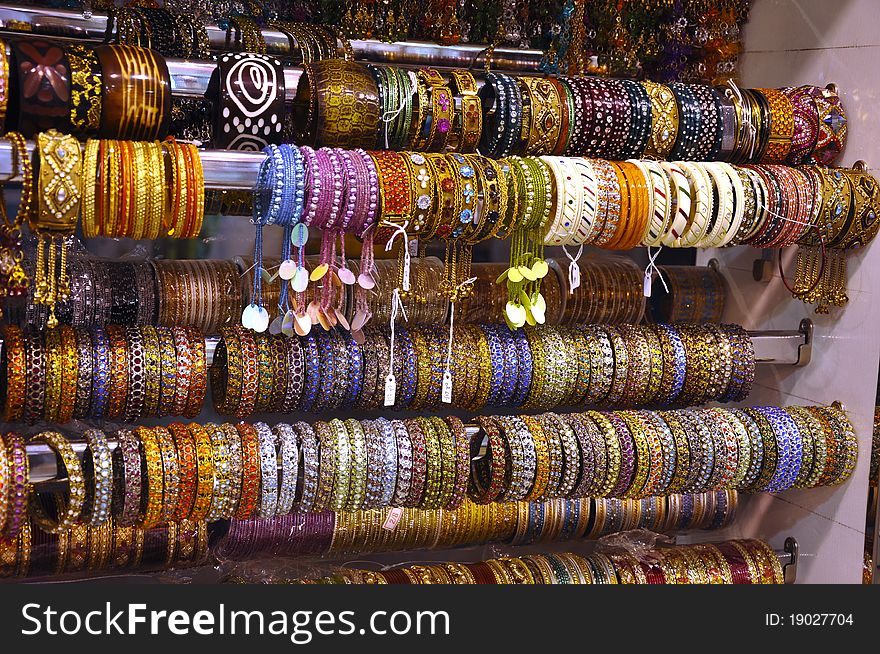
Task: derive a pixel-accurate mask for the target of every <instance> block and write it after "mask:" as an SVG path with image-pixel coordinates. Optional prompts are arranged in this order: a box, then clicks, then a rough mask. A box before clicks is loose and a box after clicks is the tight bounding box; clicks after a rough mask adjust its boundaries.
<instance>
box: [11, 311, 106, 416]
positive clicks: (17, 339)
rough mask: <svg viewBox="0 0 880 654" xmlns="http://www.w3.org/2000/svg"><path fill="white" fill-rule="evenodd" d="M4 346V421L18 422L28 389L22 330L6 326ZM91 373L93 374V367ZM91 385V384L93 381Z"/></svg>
mask: <svg viewBox="0 0 880 654" xmlns="http://www.w3.org/2000/svg"><path fill="white" fill-rule="evenodd" d="M3 345H4V347H3V361H2V365H3V366H4V369H5V375H4V378H3V379H2V383H3V384H4V389H3V390H4V394H5V401H4V420H5V421H6V422H17V421H18V420H20V419H21V417H22V415H23V413H24V407H25V397H26V389H27V382H26V380H27V362H26V354H25V346H24V337H23V335H22V331H21V329H20V328H19V327H17V326H15V325H6V326H5V327H4V329H3ZM89 372H90V373H91V367H90V368H89ZM89 383H90V384H91V380H89ZM78 388H79V386H77V389H78Z"/></svg>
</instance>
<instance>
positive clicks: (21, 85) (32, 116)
mask: <svg viewBox="0 0 880 654" xmlns="http://www.w3.org/2000/svg"><path fill="white" fill-rule="evenodd" d="M9 45H10V47H11V49H12V61H14V62H15V72H16V77H15V78H13V79H15V80H16V81H17V82H18V92H17V93H14V94H12V96H11V97H10V100H12V102H11V103H10V107H9V112H8V116H9V118H10V119H11V118H13V117H16V116H17V117H18V125H17V126H15V125H7V127H9V128H12V129H17V131H19V132H21V133H22V134H23V135H24V136H25V137H26V138H32V137H34V136H35V135H36V134H37V133H38V132H45V131H48V130H50V129H57V130H58V131H59V132H62V133H64V134H67V133H69V132H70V131H71V128H70V66H69V64H68V61H67V54H66V53H65V52H64V48H63V47H62V46H61V45H60V44H58V43H52V42H51V41H45V40H43V39H12V40H10V41H9ZM10 77H12V71H10ZM10 122H12V121H10Z"/></svg>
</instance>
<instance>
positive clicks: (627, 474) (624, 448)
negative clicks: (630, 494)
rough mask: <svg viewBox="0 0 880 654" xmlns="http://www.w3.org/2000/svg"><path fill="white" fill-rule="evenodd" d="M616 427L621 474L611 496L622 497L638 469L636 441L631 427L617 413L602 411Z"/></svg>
mask: <svg viewBox="0 0 880 654" xmlns="http://www.w3.org/2000/svg"><path fill="white" fill-rule="evenodd" d="M602 415H604V416H605V417H606V418H607V419H608V420H609V421H610V422H611V424H612V426H613V427H614V431H616V432H617V439H618V440H619V441H620V474H619V476H618V477H617V485H616V486H615V487H614V489H613V490H612V491H611V493H610V496H611V497H620V496H622V495H623V494H624V493H625V492H626V491H627V490H629V486H630V484H631V483H632V480H633V476H634V475H635V471H636V453H635V447H636V446H635V443H634V442H633V437H632V434H630V433H629V429H628V428H627V426H626V423H625V422H623V420H621V419H620V418H619V417H618V416H617V414H615V413H613V412H611V411H608V412H605V411H603V412H602Z"/></svg>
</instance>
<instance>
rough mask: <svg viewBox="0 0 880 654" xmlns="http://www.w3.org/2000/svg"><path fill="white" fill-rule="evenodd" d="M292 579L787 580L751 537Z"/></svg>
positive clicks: (762, 544) (406, 581)
mask: <svg viewBox="0 0 880 654" xmlns="http://www.w3.org/2000/svg"><path fill="white" fill-rule="evenodd" d="M233 581H235V580H233ZM242 581H244V580H242ZM290 583H305V584H310V583H321V584H325V583H333V584H456V585H458V584H783V583H785V575H784V574H783V570H782V564H781V563H780V561H779V558H778V556H777V555H776V552H775V551H774V550H773V548H771V547H770V545H768V544H767V543H766V542H764V541H761V540H753V539H749V540H732V541H724V542H721V543H703V544H700V545H679V546H675V547H668V548H662V549H652V550H646V551H644V552H641V553H640V554H639V555H638V556H637V555H633V554H630V553H628V552H622V553H609V554H604V553H600V552H594V553H593V554H590V555H588V556H586V557H584V556H580V555H578V554H572V553H566V552H561V553H557V554H526V555H524V556H517V557H513V556H511V557H501V558H497V559H489V560H488V561H482V562H479V563H440V564H426V565H410V566H406V567H401V568H393V569H390V570H383V571H381V572H380V571H372V570H357V569H352V568H342V569H340V570H338V571H337V572H336V573H335V574H334V575H333V576H330V577H324V578H322V579H319V580H308V579H304V580H291V582H290Z"/></svg>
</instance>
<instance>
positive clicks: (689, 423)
mask: <svg viewBox="0 0 880 654" xmlns="http://www.w3.org/2000/svg"><path fill="white" fill-rule="evenodd" d="M678 415H679V416H680V417H683V418H684V420H685V423H686V425H685V429H686V430H687V432H688V445H689V446H690V449H691V472H692V476H691V478H690V489H689V490H690V491H691V492H693V493H703V492H706V491H708V490H709V480H710V479H711V478H712V471H713V470H714V469H715V440H714V438H713V437H712V432H711V431H710V430H709V428H708V427H706V424H705V423H704V422H703V419H702V418H701V417H700V412H699V411H694V410H687V411H679V412H678ZM695 450H696V451H699V454H700V456H699V458H698V459H695V458H694V452H695ZM694 463H699V465H698V466H695V465H694Z"/></svg>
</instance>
